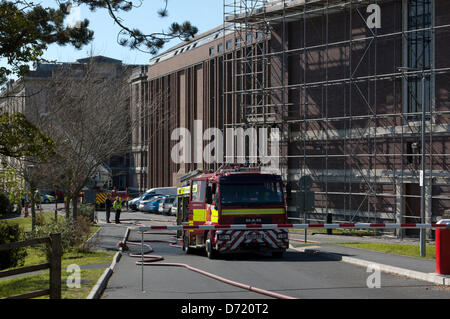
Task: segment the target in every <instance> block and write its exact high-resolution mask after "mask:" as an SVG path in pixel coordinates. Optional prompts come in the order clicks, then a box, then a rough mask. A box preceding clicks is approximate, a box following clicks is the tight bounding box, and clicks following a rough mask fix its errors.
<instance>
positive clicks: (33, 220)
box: [30, 195, 36, 232]
mask: <svg viewBox="0 0 450 319" xmlns="http://www.w3.org/2000/svg"><path fill="white" fill-rule="evenodd" d="M30 204H31V230H32V231H33V232H34V231H35V230H36V207H35V204H36V201H35V200H34V196H33V195H31V196H30Z"/></svg>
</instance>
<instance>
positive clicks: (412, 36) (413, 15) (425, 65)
mask: <svg viewBox="0 0 450 319" xmlns="http://www.w3.org/2000/svg"><path fill="white" fill-rule="evenodd" d="M431 26H432V4H431V1H430V0H409V1H408V31H411V32H408V35H407V37H408V61H407V67H408V68H409V69H410V70H429V69H430V68H431V40H432V32H431V31H429V30H422V29H426V28H429V27H431ZM414 30H421V31H414ZM430 83H431V79H430V78H429V77H425V90H424V98H425V111H429V110H430V100H431V85H430ZM422 94H423V92H422V75H418V76H410V77H409V78H408V113H417V112H422ZM416 117H419V115H416V116H413V118H416Z"/></svg>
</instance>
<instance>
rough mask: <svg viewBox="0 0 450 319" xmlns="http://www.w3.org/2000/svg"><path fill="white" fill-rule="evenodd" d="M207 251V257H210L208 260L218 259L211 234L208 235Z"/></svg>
mask: <svg viewBox="0 0 450 319" xmlns="http://www.w3.org/2000/svg"><path fill="white" fill-rule="evenodd" d="M205 249H206V255H207V256H208V259H215V258H217V251H216V250H215V249H213V248H212V241H211V232H208V235H207V236H206V245H205Z"/></svg>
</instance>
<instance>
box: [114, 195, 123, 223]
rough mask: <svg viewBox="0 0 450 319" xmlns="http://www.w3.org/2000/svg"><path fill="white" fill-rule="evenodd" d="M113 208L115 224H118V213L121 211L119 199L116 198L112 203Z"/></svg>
mask: <svg viewBox="0 0 450 319" xmlns="http://www.w3.org/2000/svg"><path fill="white" fill-rule="evenodd" d="M113 208H114V210H115V211H116V224H120V212H121V211H122V202H121V200H120V197H119V196H117V197H116V200H115V201H114V204H113Z"/></svg>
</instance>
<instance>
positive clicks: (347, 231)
mask: <svg viewBox="0 0 450 319" xmlns="http://www.w3.org/2000/svg"><path fill="white" fill-rule="evenodd" d="M289 231H290V232H294V233H301V234H304V233H305V230H304V229H290V230H289ZM314 233H315V234H326V233H327V230H326V229H324V228H317V229H314V228H310V229H308V234H309V235H311V234H314ZM333 235H341V236H355V237H362V236H378V235H380V232H379V231H377V230H375V231H374V230H372V231H371V230H361V229H333Z"/></svg>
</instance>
